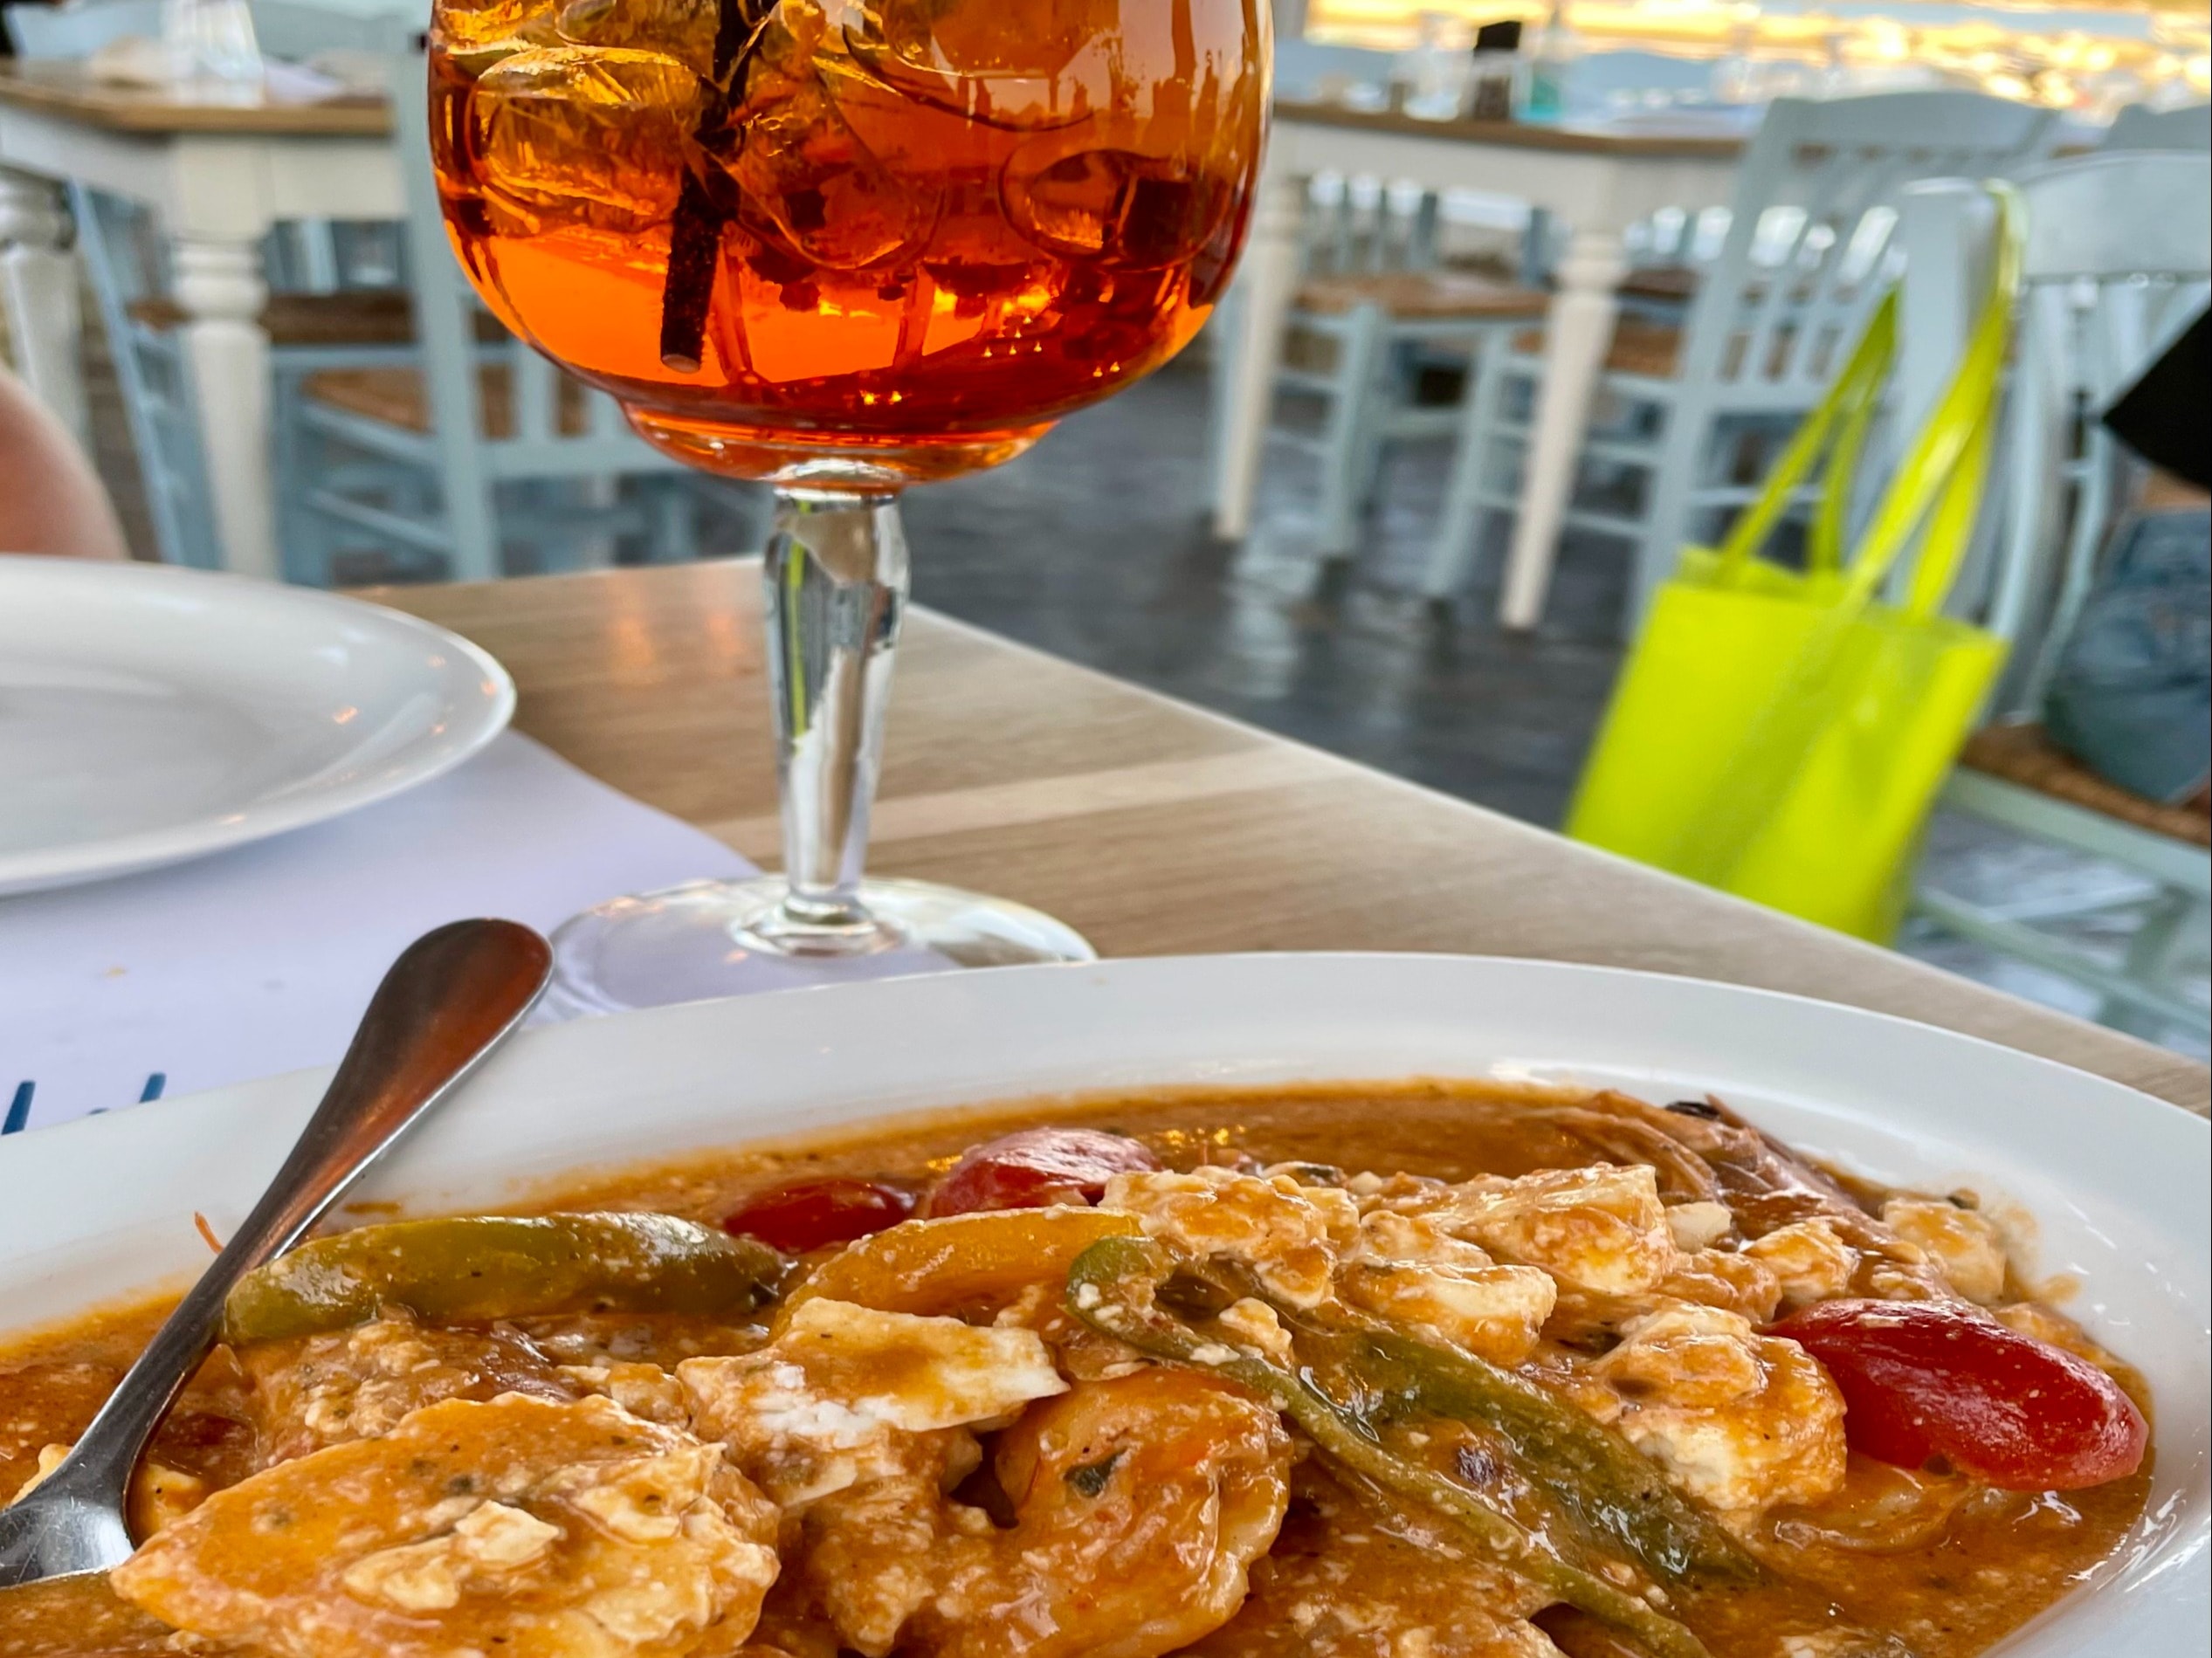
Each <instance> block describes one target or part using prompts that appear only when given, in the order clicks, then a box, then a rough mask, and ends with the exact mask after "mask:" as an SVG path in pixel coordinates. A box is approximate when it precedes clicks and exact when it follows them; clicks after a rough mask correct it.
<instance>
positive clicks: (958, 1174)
mask: <svg viewBox="0 0 2212 1658" xmlns="http://www.w3.org/2000/svg"><path fill="white" fill-rule="evenodd" d="M1159 1166H1160V1159H1158V1158H1156V1157H1154V1155H1153V1154H1152V1153H1151V1152H1148V1151H1147V1150H1146V1149H1145V1147H1144V1146H1143V1145H1140V1144H1139V1143H1138V1142H1137V1141H1135V1140H1132V1139H1123V1138H1122V1137H1121V1136H1120V1135H1119V1134H1102V1133H1100V1132H1099V1131H1098V1130H1097V1129H1094V1128H1025V1129H1023V1130H1022V1131H1021V1132H1019V1133H1016V1134H1009V1135H1007V1136H1006V1137H1005V1138H1004V1139H996V1140H992V1141H989V1143H988V1144H985V1145H978V1146H976V1147H975V1148H974V1149H973V1150H971V1151H970V1152H968V1155H967V1156H965V1157H963V1158H961V1159H960V1161H959V1162H957V1163H955V1164H954V1166H953V1171H952V1173H949V1174H948V1175H947V1176H946V1177H945V1179H944V1182H943V1184H942V1185H941V1186H939V1187H938V1188H937V1189H936V1191H934V1193H932V1194H930V1198H929V1212H930V1214H933V1215H943V1214H969V1213H971V1212H972V1211H974V1210H976V1209H1041V1208H1044V1207H1049V1206H1050V1205H1051V1204H1055V1203H1096V1202H1097V1201H1099V1197H1100V1195H1101V1194H1104V1193H1105V1191H1106V1182H1107V1181H1108V1180H1112V1179H1113V1177H1114V1176H1115V1175H1117V1174H1127V1173H1136V1172H1139V1171H1141V1170H1145V1169H1156V1168H1158V1167H1159Z"/></svg>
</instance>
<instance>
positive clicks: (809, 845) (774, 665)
mask: <svg viewBox="0 0 2212 1658" xmlns="http://www.w3.org/2000/svg"><path fill="white" fill-rule="evenodd" d="M761 574H762V577H763V579H764V581H765V583H766V589H767V591H766V600H767V602H766V607H765V608H766V613H767V620H768V690H769V694H770V695H771V696H772V697H773V698H775V735H776V755H775V758H776V775H777V778H778V781H780V782H781V784H782V795H783V868H784V873H785V876H786V878H787V879H788V881H789V892H788V893H787V894H786V895H785V897H784V899H783V903H782V906H781V910H780V912H779V913H778V914H777V915H775V917H773V918H769V919H768V921H767V923H766V924H765V925H763V924H758V923H756V924H755V927H756V930H757V931H760V932H764V933H769V934H772V935H773V936H774V937H775V939H776V941H777V942H778V943H779V944H781V945H782V946H785V947H786V948H793V949H800V950H811V951H817V952H819V953H824V954H846V953H858V952H864V951H869V950H878V949H882V948H885V947H886V946H890V945H892V944H895V943H897V942H898V938H897V936H896V934H895V933H893V932H892V930H891V929H889V928H888V927H886V926H885V925H882V924H881V923H879V921H878V920H877V919H876V918H874V917H872V916H871V915H870V914H869V913H868V912H867V910H866V909H865V907H864V906H863V905H862V904H861V902H860V874H861V870H862V869H863V868H864V867H865V863H866V861H867V854H868V810H869V808H870V806H871V805H872V803H873V801H874V800H875V794H876V773H877V770H878V768H879V767H880V766H881V765H882V762H883V726H884V709H885V705H886V703H887V702H888V700H889V698H890V695H891V668H892V650H893V649H894V647H895V646H896V645H897V643H898V641H899V617H900V615H901V613H902V612H903V611H904V610H905V609H906V533H905V531H904V530H903V529H902V528H901V527H900V526H899V501H898V498H897V497H896V496H895V495H863V494H854V493H850V492H844V491H834V490H812V489H789V490H779V491H778V492H776V497H775V529H774V531H773V533H771V534H770V535H769V537H768V550H767V554H766V556H765V559H764V561H763V564H762V568H761Z"/></svg>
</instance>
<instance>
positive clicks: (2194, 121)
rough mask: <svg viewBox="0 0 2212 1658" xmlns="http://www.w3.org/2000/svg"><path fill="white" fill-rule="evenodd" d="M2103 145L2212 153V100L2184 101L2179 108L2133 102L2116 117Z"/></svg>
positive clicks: (2113, 147) (2121, 147) (2116, 148)
mask: <svg viewBox="0 0 2212 1658" xmlns="http://www.w3.org/2000/svg"><path fill="white" fill-rule="evenodd" d="M2102 148H2105V149H2108V150H2126V149H2174V150H2183V151H2187V152H2188V153H2191V154H2194V155H2206V154H2208V153H2212V104H2184V105H2183V106H2182V107H2181V108H2179V109H2153V108H2151V107H2149V106H2148V105H2147V104H2130V105H2129V106H2128V107H2126V109H2123V110H2121V111H2120V113H2119V114H2118V115H2116V116H2114V117H2113V119H2112V129H2111V130H2110V131H2109V132H2107V133H2106V134H2105V142H2104V144H2103V146H2102Z"/></svg>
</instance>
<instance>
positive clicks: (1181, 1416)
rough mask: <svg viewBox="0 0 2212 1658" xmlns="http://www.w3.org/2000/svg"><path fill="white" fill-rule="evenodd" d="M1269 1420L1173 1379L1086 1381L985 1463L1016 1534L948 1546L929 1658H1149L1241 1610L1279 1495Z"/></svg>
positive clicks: (1279, 1465)
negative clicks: (1005, 1501)
mask: <svg viewBox="0 0 2212 1658" xmlns="http://www.w3.org/2000/svg"><path fill="white" fill-rule="evenodd" d="M1290 1456H1291V1445H1290V1438H1289V1435H1288V1434H1285V1432H1284V1429H1283V1427H1282V1423H1281V1421H1280V1420H1279V1419H1278V1417H1277V1415H1276V1414H1275V1412H1274V1411H1273V1410H1272V1409H1271V1408H1269V1407H1266V1406H1264V1405H1262V1404H1260V1403H1258V1401H1256V1400H1252V1399H1251V1398H1250V1397H1249V1396H1247V1395H1246V1394H1244V1393H1241V1392H1239V1391H1237V1390H1236V1389H1234V1388H1231V1387H1228V1386H1223V1385H1222V1384H1221V1383H1218V1382H1216V1381H1214V1380H1212V1379H1209V1378H1207V1377H1203V1376H1198V1375H1195V1374H1192V1373H1190V1372H1186V1371H1180V1370H1170V1369H1164V1368H1157V1367H1154V1368H1149V1369H1145V1370H1140V1371H1138V1372H1135V1373H1134V1374H1133V1375H1128V1376H1124V1377H1121V1378H1120V1379H1115V1380H1112V1381H1099V1382H1086V1383H1083V1384H1081V1385H1080V1386H1077V1387H1076V1388H1075V1389H1074V1390H1073V1391H1072V1392H1071V1393H1067V1394H1065V1395H1064V1396H1062V1397H1060V1398H1058V1399H1055V1400H1050V1401H1048V1402H1046V1403H1044V1404H1043V1405H1040V1406H1037V1407H1032V1408H1031V1409H1030V1411H1029V1412H1028V1413H1027V1414H1024V1415H1023V1418H1022V1419H1021V1421H1018V1422H1016V1424H1015V1425H1014V1426H1013V1427H1012V1428H1010V1429H1009V1430H1007V1432H1005V1433H1004V1434H1001V1435H1000V1436H999V1439H998V1442H997V1444H996V1448H995V1450H994V1453H993V1456H992V1469H993V1472H994V1473H995V1474H996V1476H997V1478H998V1484H999V1488H1000V1489H1002V1490H1003V1492H1004V1493H1005V1494H1006V1496H1007V1498H1008V1500H1009V1502H1010V1504H1011V1507H1012V1512H1013V1517H1014V1524H1013V1525H1012V1526H1011V1527H1010V1529H1008V1530H1005V1531H993V1532H992V1533H991V1534H989V1535H988V1536H973V1535H968V1534H961V1535H958V1536H956V1537H955V1538H952V1539H950V1541H951V1543H952V1547H951V1548H950V1549H949V1550H948V1565H950V1567H951V1570H950V1571H949V1572H948V1573H947V1574H946V1577H945V1579H944V1584H945V1586H944V1588H943V1590H942V1591H941V1593H940V1594H939V1595H938V1596H937V1597H936V1599H935V1600H934V1601H933V1602H932V1603H931V1604H930V1605H929V1606H927V1607H925V1608H924V1609H923V1610H922V1613H921V1614H920V1616H919V1617H917V1618H916V1620H915V1621H914V1625H913V1629H912V1631H911V1639H912V1642H913V1648H914V1650H915V1651H916V1652H917V1653H918V1654H921V1655H927V1658H1078V1655H1083V1658H1158V1655H1160V1654H1162V1653H1168V1652H1174V1651H1175V1650H1177V1649H1178V1648H1182V1647H1184V1646H1187V1645H1189V1643H1190V1642H1191V1641H1196V1640H1197V1639H1199V1638H1200V1637H1201V1636H1202V1635H1206V1634H1210V1633H1211V1632H1212V1631H1214V1630H1215V1629H1216V1628H1218V1627H1221V1625H1223V1623H1225V1622H1227V1621H1228V1620H1230V1618H1231V1617H1232V1616H1234V1615H1235V1613H1236V1612H1237V1608H1238V1607H1239V1606H1242V1605H1243V1604H1244V1596H1245V1593H1246V1591H1247V1588H1248V1582H1247V1573H1248V1572H1249V1570H1250V1568H1251V1564H1252V1562H1253V1561H1254V1560H1256V1559H1258V1558H1259V1557H1260V1556H1262V1555H1264V1554H1265V1553H1266V1552H1267V1550H1268V1548H1269V1546H1270V1545H1271V1544H1272V1543H1273V1542H1274V1540H1275V1533H1276V1531H1278V1529H1279V1528H1280V1526H1281V1525H1282V1523H1283V1514H1284V1510H1285V1507H1286V1506H1287V1505H1288V1503H1289V1500H1290V1484H1289V1471H1290Z"/></svg>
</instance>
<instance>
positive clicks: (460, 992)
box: [0, 921, 553, 1590]
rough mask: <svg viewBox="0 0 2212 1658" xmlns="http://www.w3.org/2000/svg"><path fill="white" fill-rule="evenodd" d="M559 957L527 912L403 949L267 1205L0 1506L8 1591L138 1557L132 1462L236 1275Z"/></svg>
mask: <svg viewBox="0 0 2212 1658" xmlns="http://www.w3.org/2000/svg"><path fill="white" fill-rule="evenodd" d="M552 967H553V953H552V950H551V949H550V947H549V946H548V945H547V944H546V941H545V940H544V939H541V938H540V937H539V936H538V935H537V934H536V933H535V932H532V931H531V930H530V929H529V928H527V927H526V926H523V925H520V923H517V922H513V921H456V922H453V923H452V924H451V925H448V926H443V927H440V928H438V930H437V931H436V932H428V933H425V934H424V935H423V937H421V938H419V939H417V940H416V941H415V942H414V943H413V944H410V945H409V946H407V948H406V949H405V950H403V951H402V952H401V953H400V957H399V960H396V961H395V962H393V963H392V965H391V970H390V971H389V972H388V973H385V975H384V981H383V983H382V984H380V985H379V986H377V987H376V995H375V996H373V997H372V998H370V1000H369V1011H368V1012H367V1013H366V1014H364V1015H362V1022H361V1028H360V1029H358V1030H356V1031H355V1033H354V1040H353V1045H352V1046H351V1047H350V1048H348V1049H347V1050H346V1056H345V1058H344V1059H343V1060H342V1061H341V1062H340V1063H339V1066H338V1074H337V1075H336V1076H335V1077H332V1078H331V1079H330V1086H329V1088H328V1089H327V1090H325V1091H324V1093H323V1097H322V1103H321V1104H320V1105H318V1106H316V1107H315V1113H314V1116H313V1117H311V1118H308V1119H307V1127H306V1128H305V1129H304V1130H303V1131H301V1132H300V1140H299V1143H298V1144H297V1145H294V1146H293V1148H292V1155H291V1156H289V1157H287V1158H286V1159H285V1161H284V1166H283V1167H282V1168H280V1169H279V1170H278V1171H277V1175H276V1178H275V1179H274V1180H272V1181H270V1183H269V1189H268V1190H267V1191H265V1192H264V1193H263V1194H261V1201H259V1202H258V1203H257V1204H256V1205H254V1208H253V1213H252V1214H250V1215H248V1216H247V1217H246V1219H245V1224H243V1225H242V1226H240V1227H239V1228H238V1234H237V1235H236V1236H234V1237H233V1238H232V1239H231V1242H230V1243H229V1244H228V1245H227V1246H225V1248H224V1250H223V1252H222V1253H221V1254H219V1255H217V1256H216V1257H215V1261H214V1262H213V1264H211V1265H210V1267H209V1268H208V1269H207V1270H206V1271H205V1272H204V1273H203V1274H202V1275H201V1276H200V1281H199V1282H198V1283H196V1284H194V1285H193V1286H192V1288H191V1290H190V1293H188V1294H187V1295H186V1296H185V1297H184V1299H183V1301H182V1302H180V1303H179V1304H177V1309H176V1311H175V1312H173V1313H171V1314H170V1315H169V1319H168V1321H167V1322H166V1323H165V1324H162V1327H161V1329H160V1330H159V1331H156V1332H155V1336H154V1339H153V1341H152V1342H151V1343H150V1344H148V1346H147V1349H146V1351H145V1352H143V1353H141V1354H140V1355H139V1359H138V1362H137V1363H136V1364H134V1365H133V1366H131V1367H130V1370H129V1372H128V1373H127V1374H126V1375H125V1376H124V1378H123V1379H122V1380H121V1382H120V1383H119V1384H118V1385H117V1386H116V1388H115V1391H114V1393H112V1394H110V1395H109V1396H108V1400H107V1403H106V1404H105V1405H103V1406H101V1407H100V1414H98V1415H97V1416H95V1417H93V1421H92V1425H91V1426H90V1427H88V1428H86V1429H85V1431H84V1434H82V1435H81V1436H80V1437H79V1439H78V1441H77V1443H76V1446H75V1448H73V1449H72V1450H71V1452H70V1453H69V1455H67V1456H65V1457H64V1458H63V1459H62V1461H61V1462H60V1464H59V1466H58V1467H57V1468H56V1469H54V1470H53V1472H52V1473H51V1474H49V1475H48V1476H46V1477H45V1479H44V1480H42V1481H41V1482H39V1484H38V1488H37V1489H35V1490H33V1491H31V1493H30V1494H29V1495H28V1496H24V1498H23V1499H22V1500H21V1501H20V1502H17V1503H13V1504H12V1505H10V1506H9V1507H7V1508H0V1590H6V1589H13V1588H19V1587H21V1586H24V1585H27V1584H33V1583H38V1582H42V1581H44V1580H45V1579H50V1578H65V1577H74V1576H79V1575H81V1574H84V1573H87V1572H107V1571H109V1570H111V1569H112V1568H114V1567H115V1566H119V1565H121V1564H122V1563H123V1562H124V1561H125V1560H127V1559H128V1558H130V1554H131V1547H132V1544H131V1538H130V1531H129V1530H128V1528H127V1526H126V1525H125V1524H124V1520H123V1512H124V1502H125V1498H126V1496H127V1492H128V1490H129V1488H130V1477H131V1470H132V1469H134V1467H135V1466H136V1465H137V1462H138V1457H139V1453H140V1452H141V1451H142V1450H144V1449H145V1448H146V1441H148V1439H149V1438H151V1437H152V1435H153V1433H154V1429H155V1428H156V1427H157V1426H159V1425H160V1422H161V1420H162V1417H163V1416H164V1415H166V1414H168V1412H169V1406H170V1405H171V1404H173V1403H174V1402H175V1401H176V1396H177V1394H178V1393H180V1392H182V1391H183V1387H184V1384H185V1381H186V1380H187V1379H189V1378H190V1375H191V1374H192V1372H193V1371H194V1370H195V1369H196V1368H197V1367H198V1366H199V1362H200V1360H201V1359H203V1358H204V1357H205V1356H206V1354H207V1351H208V1349H209V1348H210V1346H212V1345H214V1342H215V1332H216V1329H217V1324H219V1322H220V1321H221V1319H222V1317H223V1304H224V1300H225V1299H226V1298H227V1297H229V1295H230V1293H231V1286H232V1285H234V1284H236V1283H238V1280H239V1279H240V1278H241V1277H243V1276H245V1274H246V1273H248V1272H250V1271H252V1269H254V1268H255V1267H258V1266H259V1265H260V1264H261V1263H262V1262H265V1261H267V1260H269V1259H270V1258H271V1257H272V1256H277V1255H280V1254H281V1253H283V1251H284V1250H286V1249H288V1248H290V1247H291V1246H292V1245H293V1243H295V1242H298V1241H299V1239H300V1235H302V1234H303V1233H305V1232H306V1231H307V1228H309V1227H311V1226H313V1225H314V1223H315V1221H317V1220H319V1219H320V1217H321V1216H322V1214H323V1213H324V1212H325V1211H326V1210H327V1209H328V1208H329V1207H330V1206H331V1204H332V1202H333V1201H335V1200H336V1198H337V1196H338V1194H340V1193H341V1192H342V1191H344V1190H345V1189H346V1187H348V1186H349V1185H351V1184H352V1183H353V1180H354V1177H355V1175H357V1174H359V1173H361V1172H362V1170H363V1169H365V1168H367V1167H368V1166H369V1164H370V1163H372V1162H374V1161H375V1160H376V1158H377V1157H378V1155H379V1154H381V1153H382V1152H383V1150H384V1149H385V1148H386V1147H387V1146H389V1145H391V1143H392V1142H393V1141H394V1140H396V1139H398V1138H399V1136H400V1134H401V1133H402V1132H403V1131H404V1130H405V1129H406V1128H407V1127H408V1125H410V1124H411V1123H413V1122H414V1121H415V1119H416V1118H418V1117H420V1116H421V1115H422V1114H423V1113H424V1111H428V1110H429V1109H430V1108H431V1106H432V1105H435V1104H437V1103H438V1101H439V1100H440V1099H443V1098H444V1097H445V1096H446V1094H448V1093H449V1092H451V1090H452V1087H453V1084H456V1083H458V1081H460V1079H461V1078H462V1077H465V1076H466V1075H467V1074H468V1073H469V1071H470V1070H472V1068H473V1067H474V1066H475V1065H476V1063H477V1062H478V1061H479V1060H480V1059H482V1058H483V1057H484V1056H485V1055H486V1054H487V1053H489V1052H491V1050H492V1049H493V1048H495V1047H496V1046H498V1045H499V1042H500V1039H501V1038H502V1037H504V1036H505V1035H506V1034H507V1033H508V1032H509V1031H511V1030H513V1029H514V1028H515V1026H516V1025H517V1024H519V1023H520V1022H521V1019H522V1015H524V1014H526V1013H527V1012H528V1011H529V1009H530V1004H531V1003H532V1002H534V1001H536V1000H537V999H538V995H539V993H540V992H541V991H542V990H543V989H544V988H545V984H546V979H547V977H548V974H549V973H551V971H552Z"/></svg>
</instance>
